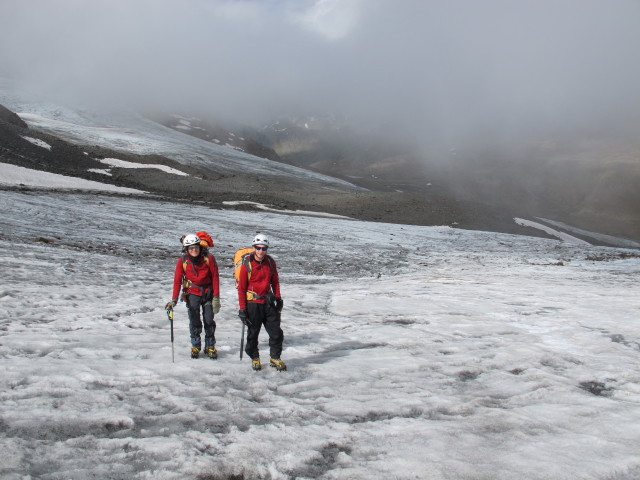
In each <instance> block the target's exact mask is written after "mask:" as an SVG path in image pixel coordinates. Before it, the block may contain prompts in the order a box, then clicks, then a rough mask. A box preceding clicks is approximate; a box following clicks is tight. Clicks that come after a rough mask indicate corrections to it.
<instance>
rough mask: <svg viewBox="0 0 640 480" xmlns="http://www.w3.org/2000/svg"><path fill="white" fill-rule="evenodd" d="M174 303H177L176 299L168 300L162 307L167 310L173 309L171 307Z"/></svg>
mask: <svg viewBox="0 0 640 480" xmlns="http://www.w3.org/2000/svg"><path fill="white" fill-rule="evenodd" d="M176 303H178V301H177V300H171V301H170V302H168V303H167V304H166V305H165V306H164V309H165V310H167V311H169V310H173V307H175V306H176Z"/></svg>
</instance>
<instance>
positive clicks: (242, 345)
mask: <svg viewBox="0 0 640 480" xmlns="http://www.w3.org/2000/svg"><path fill="white" fill-rule="evenodd" d="M242 350H244V322H242V337H240V360H242Z"/></svg>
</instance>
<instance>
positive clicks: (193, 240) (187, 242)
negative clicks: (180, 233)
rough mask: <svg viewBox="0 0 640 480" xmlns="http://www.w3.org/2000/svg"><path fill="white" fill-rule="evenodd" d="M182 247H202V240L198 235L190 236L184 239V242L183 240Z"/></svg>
mask: <svg viewBox="0 0 640 480" xmlns="http://www.w3.org/2000/svg"><path fill="white" fill-rule="evenodd" d="M182 245H183V246H184V247H190V246H191V245H200V238H198V236H197V235H194V234H189V235H187V236H186V237H184V240H182Z"/></svg>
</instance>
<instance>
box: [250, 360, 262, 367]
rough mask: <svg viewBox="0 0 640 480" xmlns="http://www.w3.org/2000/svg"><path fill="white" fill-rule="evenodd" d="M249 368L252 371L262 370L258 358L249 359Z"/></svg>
mask: <svg viewBox="0 0 640 480" xmlns="http://www.w3.org/2000/svg"><path fill="white" fill-rule="evenodd" d="M251 368H253V369H254V370H262V364H261V363H260V358H253V359H251Z"/></svg>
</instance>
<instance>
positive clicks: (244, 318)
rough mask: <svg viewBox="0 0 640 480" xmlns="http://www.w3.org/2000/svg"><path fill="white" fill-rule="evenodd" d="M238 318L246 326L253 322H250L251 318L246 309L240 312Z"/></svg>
mask: <svg viewBox="0 0 640 480" xmlns="http://www.w3.org/2000/svg"><path fill="white" fill-rule="evenodd" d="M238 316H239V317H240V321H241V322H242V323H244V324H245V325H249V324H250V323H251V322H250V321H249V316H248V315H247V311H246V310H245V309H244V308H241V309H240V310H238Z"/></svg>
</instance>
